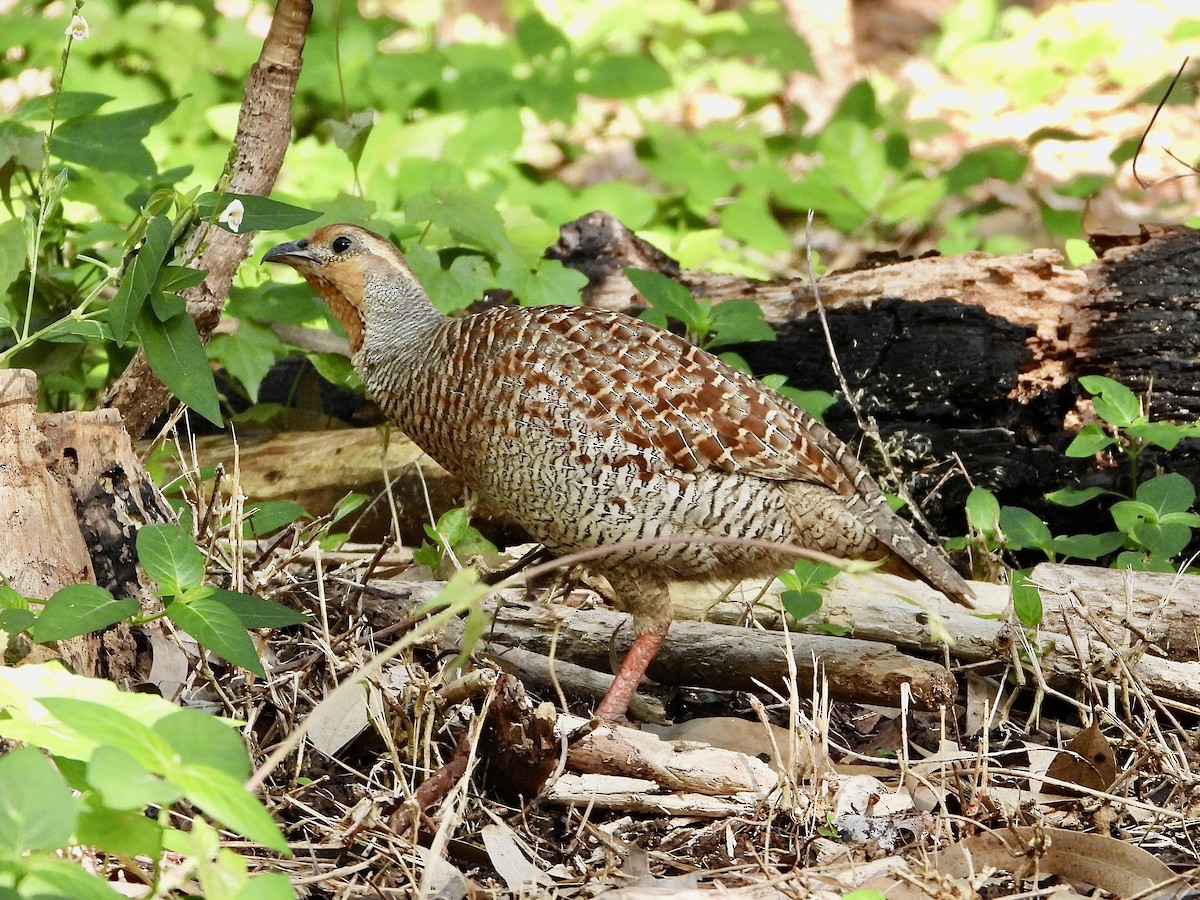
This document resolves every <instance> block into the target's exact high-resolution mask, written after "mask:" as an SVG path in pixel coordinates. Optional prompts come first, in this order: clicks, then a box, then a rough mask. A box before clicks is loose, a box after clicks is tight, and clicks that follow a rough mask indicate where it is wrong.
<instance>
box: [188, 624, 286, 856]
mask: <svg viewBox="0 0 1200 900" xmlns="http://www.w3.org/2000/svg"><path fill="white" fill-rule="evenodd" d="M172 605H174V604H172ZM171 780H172V781H173V782H174V783H175V784H177V785H179V787H181V788H183V792H184V794H186V795H187V798H188V800H190V801H191V802H192V803H195V804H196V805H197V806H199V807H200V808H201V809H202V810H204V812H206V813H207V814H208V815H210V816H212V817H213V818H215V819H216V820H217V821H219V822H220V823H221V824H222V825H225V826H226V827H227V828H230V829H232V830H233V831H236V832H238V833H240V834H243V835H245V836H246V837H248V838H249V839H250V840H252V841H255V842H256V843H259V844H261V845H262V846H264V847H269V848H270V849H272V850H275V851H278V852H279V853H283V854H285V855H287V856H291V855H292V854H291V851H290V850H289V849H288V845H287V841H286V840H285V839H284V837H283V834H282V833H281V832H280V830H279V826H278V825H276V824H275V822H274V821H272V819H271V817H270V816H269V815H268V814H267V811H266V810H265V809H263V807H262V804H260V803H259V802H258V800H256V799H255V798H254V797H253V796H251V795H250V794H249V793H248V792H247V791H246V788H245V787H243V785H242V782H241V781H239V780H238V779H236V778H232V777H230V776H229V775H228V774H226V773H225V772H222V771H220V770H219V769H214V768H212V767H211V766H205V765H198V764H191V765H185V766H181V767H180V768H179V769H178V770H176V771H175V772H173V773H172V775H171Z"/></svg>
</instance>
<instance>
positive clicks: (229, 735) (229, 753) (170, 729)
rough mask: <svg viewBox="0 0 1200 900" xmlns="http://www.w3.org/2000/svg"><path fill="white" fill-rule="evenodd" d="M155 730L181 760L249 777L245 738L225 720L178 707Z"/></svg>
mask: <svg viewBox="0 0 1200 900" xmlns="http://www.w3.org/2000/svg"><path fill="white" fill-rule="evenodd" d="M264 602H265V601H264ZM154 731H155V733H156V734H158V735H161V736H162V737H163V738H165V739H166V741H167V743H169V744H170V745H171V747H172V748H173V749H174V750H175V753H176V754H177V755H178V757H179V761H180V762H182V763H185V764H192V763H199V764H202V765H206V766H210V767H211V768H214V769H218V770H219V771H222V772H224V773H225V774H226V775H228V776H229V777H230V778H236V779H237V780H238V781H245V780H246V779H247V778H249V777H250V756H249V754H248V753H247V752H246V742H245V739H244V738H243V737H242V735H241V733H240V731H239V730H238V729H237V728H236V727H234V725H233V724H232V723H231V722H229V721H228V720H225V719H218V718H217V717H216V716H214V715H211V714H210V713H206V712H202V711H201V710H198V709H181V710H179V712H177V713H175V714H173V715H170V716H164V717H163V718H161V719H159V720H158V721H157V722H155V723H154Z"/></svg>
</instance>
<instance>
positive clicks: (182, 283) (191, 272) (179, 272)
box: [154, 266, 208, 294]
mask: <svg viewBox="0 0 1200 900" xmlns="http://www.w3.org/2000/svg"><path fill="white" fill-rule="evenodd" d="M207 275H208V270H207V269H192V268H189V267H188V266H163V267H162V268H161V269H160V270H159V272H158V280H157V281H156V282H155V283H154V287H155V288H157V289H158V290H160V291H165V292H166V293H169V294H173V293H178V292H179V291H186V290H187V289H188V288H193V287H195V286H196V285H198V284H202V283H203V282H204V279H205V277H206V276H207Z"/></svg>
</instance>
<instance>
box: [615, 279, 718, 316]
mask: <svg viewBox="0 0 1200 900" xmlns="http://www.w3.org/2000/svg"><path fill="white" fill-rule="evenodd" d="M625 276H626V277H627V278H628V279H629V280H630V282H631V283H632V284H633V286H634V288H636V289H637V292H638V293H639V294H641V295H642V296H643V297H645V298H646V300H647V301H648V302H649V303H650V305H651V306H653V307H654V308H655V309H656V310H657V311H658V312H660V313H661V314H662V315H664V316H667V317H669V318H672V319H677V320H678V321H680V322H682V323H683V324H684V325H686V326H687V327H688V328H691V327H692V326H693V325H694V324H695V323H696V322H697V320H698V319H699V317H700V314H701V313H700V304H699V302H698V301H697V300H696V298H695V297H693V296H692V294H691V292H690V291H689V290H688V289H687V288H685V287H684V286H683V285H682V284H680V283H679V282H678V281H676V280H675V279H674V278H669V277H667V276H666V275H662V274H660V273H658V272H651V271H649V270H648V269H632V268H631V269H626V270H625Z"/></svg>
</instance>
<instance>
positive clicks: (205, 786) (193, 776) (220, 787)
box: [171, 764, 292, 856]
mask: <svg viewBox="0 0 1200 900" xmlns="http://www.w3.org/2000/svg"><path fill="white" fill-rule="evenodd" d="M171 778H172V781H174V783H175V784H177V785H179V787H181V788H183V792H184V794H185V795H186V796H187V798H188V800H190V801H191V802H192V803H195V804H196V805H197V806H198V807H200V808H201V809H202V810H204V812H206V813H207V814H208V815H210V816H212V817H213V818H214V819H216V820H217V821H219V822H220V823H221V824H222V825H224V826H226V827H227V828H230V829H232V830H233V831H236V832H238V833H239V834H243V835H245V836H246V837H248V838H249V839H250V840H252V841H255V842H256V843H259V844H261V845H262V846H264V847H269V848H270V849H272V850H276V851H278V852H279V853H283V854H285V855H287V856H291V855H292V854H291V851H290V850H289V849H288V845H287V841H286V840H285V839H284V837H283V834H282V833H281V832H280V830H279V826H278V825H276V824H275V822H274V821H273V820H272V819H271V817H270V816H269V815H268V814H267V811H266V810H265V809H264V808H263V806H262V804H261V803H259V802H258V800H257V799H256V798H254V797H253V796H251V795H250V794H249V793H248V792H247V791H246V788H245V787H243V785H242V782H241V781H240V780H238V779H236V778H232V777H230V776H229V775H228V774H226V773H225V772H222V771H220V770H219V769H214V768H212V767H211V766H205V765H199V764H190V765H185V766H181V767H180V768H179V769H178V770H177V771H175V772H174V773H172V776H171Z"/></svg>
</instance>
